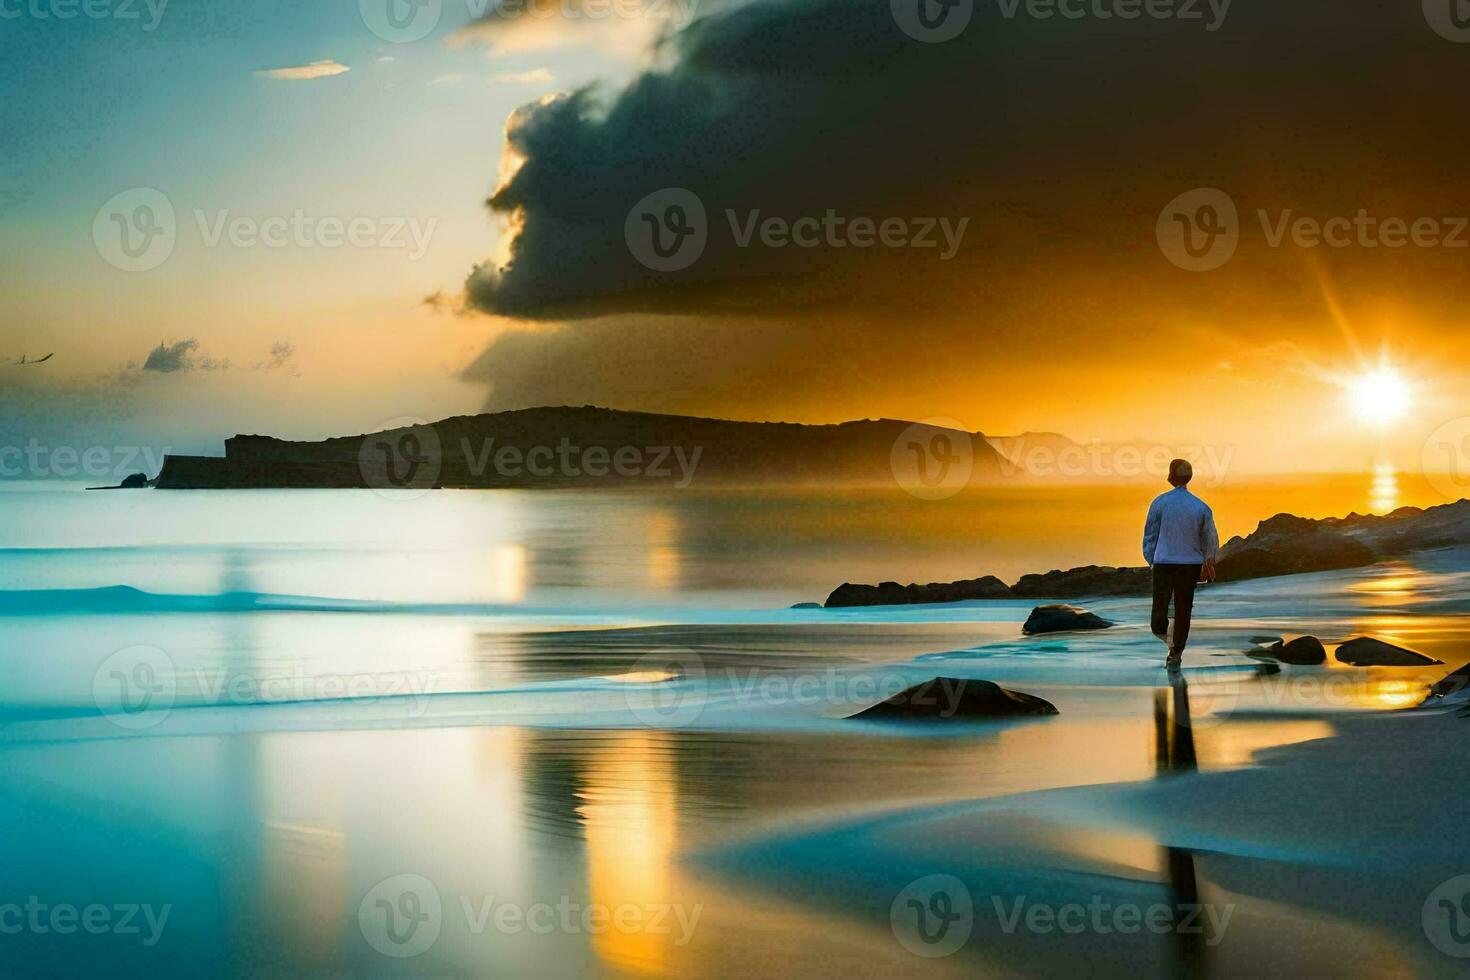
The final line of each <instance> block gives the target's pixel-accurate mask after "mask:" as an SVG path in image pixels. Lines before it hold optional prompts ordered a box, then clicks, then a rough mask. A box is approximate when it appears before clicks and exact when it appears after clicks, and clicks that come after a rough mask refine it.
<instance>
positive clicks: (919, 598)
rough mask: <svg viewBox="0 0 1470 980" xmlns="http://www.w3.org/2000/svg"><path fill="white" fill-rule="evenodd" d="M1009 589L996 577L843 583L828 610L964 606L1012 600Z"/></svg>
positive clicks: (832, 596)
mask: <svg viewBox="0 0 1470 980" xmlns="http://www.w3.org/2000/svg"><path fill="white" fill-rule="evenodd" d="M1009 598H1011V589H1010V586H1008V585H1006V584H1005V583H1004V582H1002V581H1001V580H1000V579H998V578H996V577H995V576H994V575H986V576H985V577H984V578H972V579H965V580H963V581H960V582H930V583H929V584H928V585H899V584H898V583H897V582H882V583H880V584H878V585H854V584H852V583H851V582H844V583H842V584H841V585H839V586H838V587H837V588H836V589H834V590H833V592H832V594H831V595H829V596H828V597H827V608H828V609H839V608H842V607H845V606H908V605H913V604H915V603H921V602H964V601H966V600H969V599H1009Z"/></svg>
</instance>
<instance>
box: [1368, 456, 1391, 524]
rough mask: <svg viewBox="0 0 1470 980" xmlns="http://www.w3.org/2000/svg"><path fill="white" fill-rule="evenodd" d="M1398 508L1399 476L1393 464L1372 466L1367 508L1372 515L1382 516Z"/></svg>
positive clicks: (1379, 463)
mask: <svg viewBox="0 0 1470 980" xmlns="http://www.w3.org/2000/svg"><path fill="white" fill-rule="evenodd" d="M1398 506H1399V475H1398V470H1396V469H1394V467H1393V464H1391V463H1385V462H1378V463H1374V464H1373V483H1372V486H1371V488H1370V489H1369V492H1368V507H1369V509H1370V511H1371V512H1372V513H1375V514H1383V513H1387V512H1388V511H1391V510H1396V509H1397V508H1398Z"/></svg>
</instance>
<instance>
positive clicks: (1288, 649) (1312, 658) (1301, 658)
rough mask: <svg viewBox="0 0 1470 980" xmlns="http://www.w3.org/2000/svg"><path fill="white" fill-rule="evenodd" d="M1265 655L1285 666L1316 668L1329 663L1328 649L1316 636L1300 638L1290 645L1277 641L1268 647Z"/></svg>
mask: <svg viewBox="0 0 1470 980" xmlns="http://www.w3.org/2000/svg"><path fill="white" fill-rule="evenodd" d="M1264 652H1265V654H1266V655H1267V656H1268V657H1275V658H1276V659H1277V660H1279V661H1281V662H1282V663H1284V664H1295V665H1297V666H1303V667H1314V666H1316V665H1317V664H1321V663H1326V662H1327V648H1326V647H1324V646H1323V645H1322V641H1321V640H1319V639H1317V638H1316V637H1315V636H1299V637H1297V638H1296V639H1294V640H1292V641H1291V642H1290V643H1282V642H1281V641H1280V640H1277V641H1276V642H1275V643H1273V644H1271V645H1270V646H1268V647H1266V649H1265V651H1264Z"/></svg>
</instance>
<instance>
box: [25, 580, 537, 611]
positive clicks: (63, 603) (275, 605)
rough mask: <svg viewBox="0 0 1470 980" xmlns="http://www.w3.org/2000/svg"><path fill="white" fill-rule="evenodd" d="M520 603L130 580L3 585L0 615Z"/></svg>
mask: <svg viewBox="0 0 1470 980" xmlns="http://www.w3.org/2000/svg"><path fill="white" fill-rule="evenodd" d="M511 608H516V609H517V610H518V611H524V607H510V606H506V605H503V604H494V603H401V602H379V601H374V600H371V599H333V598H326V597H322V596H304V595H273V594H270V593H265V592H220V593H215V594H200V595H190V594H176V593H160V592H145V591H143V590H142V589H136V588H133V587H132V586H130V585H111V586H104V587H102V588H95V589H11V590H0V616H51V615H56V614H58V613H66V614H87V613H107V614H115V613H179V612H205V613H221V612H337V613H417V614H429V615H450V616H455V615H475V614H492V613H497V612H505V611H506V610H508V609H511Z"/></svg>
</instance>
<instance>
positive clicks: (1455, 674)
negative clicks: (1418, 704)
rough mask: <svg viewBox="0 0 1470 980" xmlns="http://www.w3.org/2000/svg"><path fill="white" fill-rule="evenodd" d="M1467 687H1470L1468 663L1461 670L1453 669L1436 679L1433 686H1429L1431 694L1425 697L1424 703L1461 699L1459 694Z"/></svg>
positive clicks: (1469, 665)
mask: <svg viewBox="0 0 1470 980" xmlns="http://www.w3.org/2000/svg"><path fill="white" fill-rule="evenodd" d="M1467 687H1470V664H1466V665H1465V666H1463V667H1461V668H1460V669H1459V670H1456V671H1452V672H1450V673H1448V674H1446V675H1444V676H1443V677H1441V678H1440V679H1439V680H1437V681H1435V682H1434V684H1433V686H1431V687H1430V688H1429V695H1428V696H1427V697H1425V699H1424V702H1423V703H1424V704H1427V705H1433V704H1435V703H1438V702H1441V701H1446V700H1455V701H1458V700H1461V698H1460V697H1459V695H1460V694H1462V693H1463V692H1464V691H1465V689H1466V688H1467Z"/></svg>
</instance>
